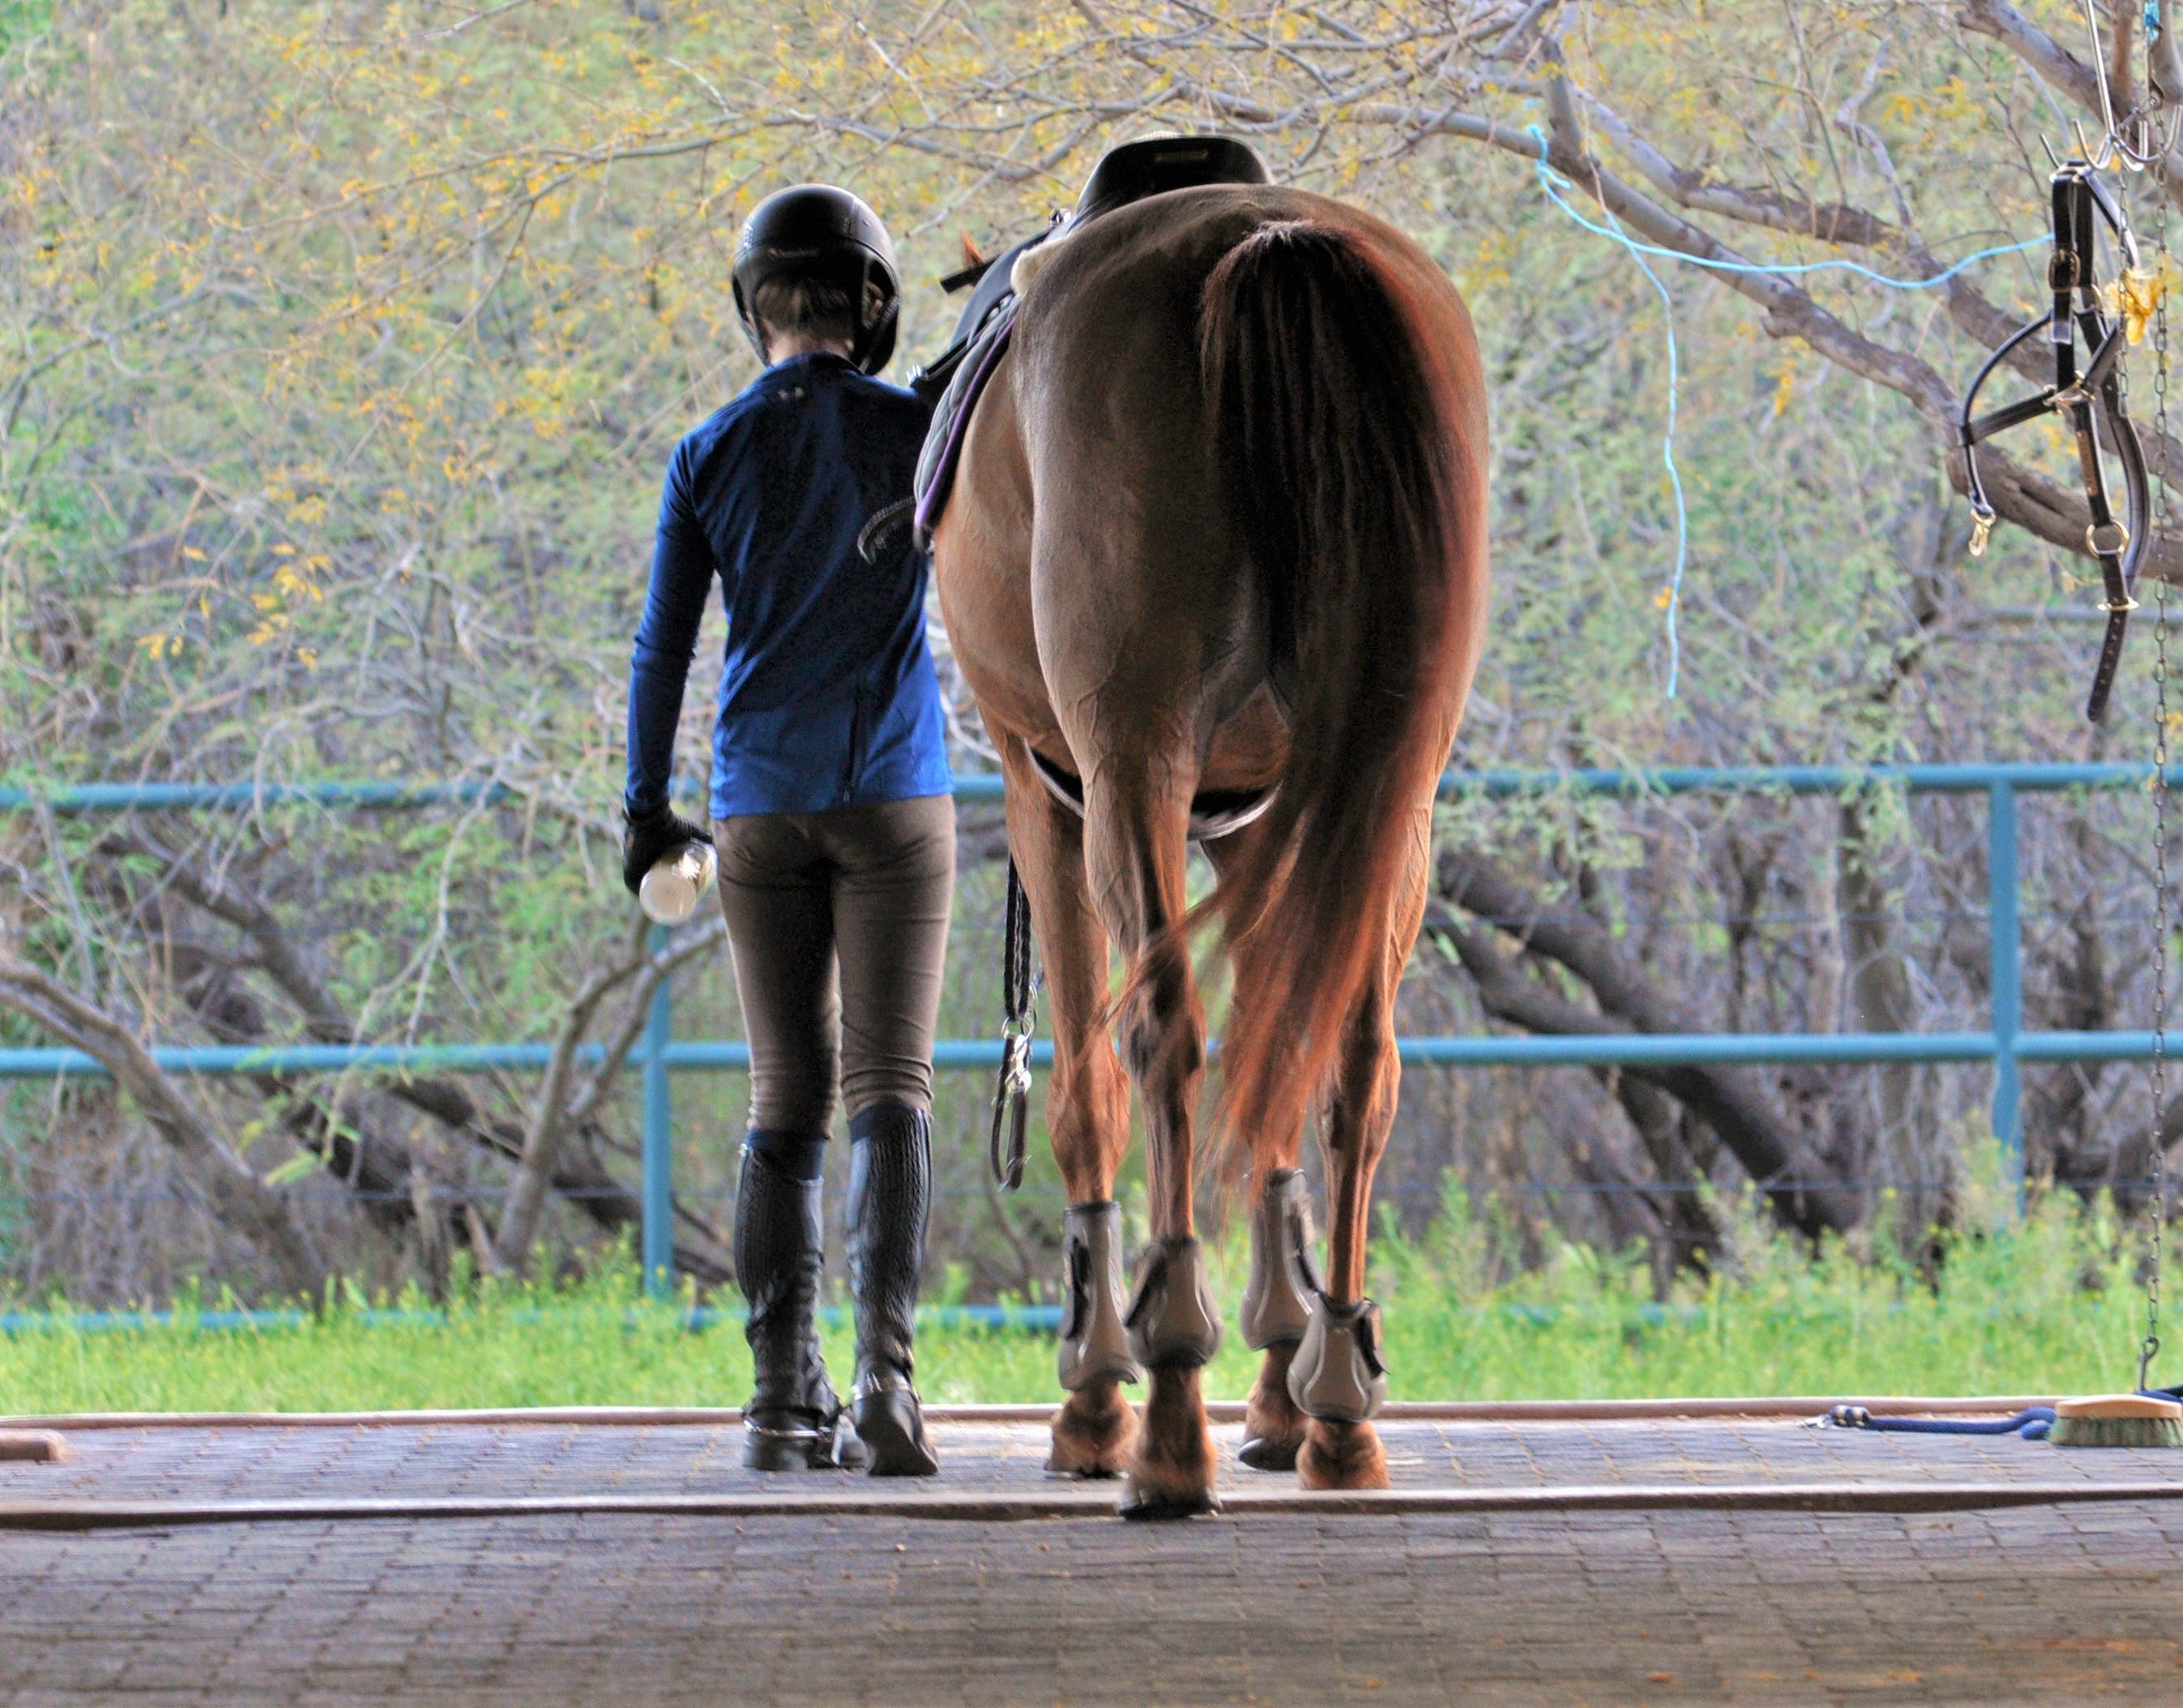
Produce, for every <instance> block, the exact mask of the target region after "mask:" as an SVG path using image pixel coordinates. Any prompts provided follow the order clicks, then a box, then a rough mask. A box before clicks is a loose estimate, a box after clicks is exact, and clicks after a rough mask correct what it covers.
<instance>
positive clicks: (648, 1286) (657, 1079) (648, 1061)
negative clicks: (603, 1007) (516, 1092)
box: [643, 925, 675, 1297]
mask: <svg viewBox="0 0 2183 1708" xmlns="http://www.w3.org/2000/svg"><path fill="white" fill-rule="evenodd" d="M666 950H667V928H666V927H665V926H664V925H655V926H653V928H652V952H653V954H654V955H661V954H664V953H665V952H666ZM672 983H673V981H672V980H671V979H664V978H663V979H661V980H660V981H659V983H658V984H656V985H655V986H653V992H652V1012H651V1013H650V1014H648V1015H647V1016H646V1018H645V1023H644V1188H643V1208H644V1235H643V1261H644V1290H645V1291H646V1292H647V1293H649V1294H652V1295H653V1296H655V1297H662V1296H664V1295H667V1294H668V1293H670V1292H672V1291H673V1290H674V1286H675V1173H674V1167H675V1153H674V1140H675V1123H674V1112H673V1107H672V1106H671V1105H670V1103H669V1101H668V1095H667V1045H668V1043H669V1040H670V1039H672V1037H673V1036H674V1033H675V993H674V990H672V988H671V986H672Z"/></svg>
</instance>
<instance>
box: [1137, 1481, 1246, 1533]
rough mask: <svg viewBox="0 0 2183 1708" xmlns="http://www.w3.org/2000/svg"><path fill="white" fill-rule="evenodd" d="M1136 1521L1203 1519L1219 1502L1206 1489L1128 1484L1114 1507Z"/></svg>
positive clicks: (1214, 1510) (1210, 1491) (1216, 1508)
mask: <svg viewBox="0 0 2183 1708" xmlns="http://www.w3.org/2000/svg"><path fill="white" fill-rule="evenodd" d="M1114 1510H1115V1511H1117V1512H1118V1513H1119V1514H1120V1515H1121V1516H1122V1517H1125V1518H1128V1519H1130V1520H1133V1521H1135V1522H1154V1523H1157V1522H1162V1521H1164V1520H1166V1519H1169V1518H1203V1517H1206V1516H1207V1515H1208V1513H1214V1512H1218V1511H1219V1510H1220V1502H1219V1500H1216V1499H1215V1498H1214V1493H1213V1491H1212V1490H1211V1489H1194V1490H1184V1491H1168V1490H1162V1489H1147V1488H1143V1487H1141V1486H1140V1485H1139V1484H1137V1483H1130V1486H1129V1488H1128V1489H1126V1490H1125V1491H1124V1493H1123V1495H1122V1499H1121V1501H1120V1503H1119V1505H1118V1506H1116V1507H1115V1509H1114Z"/></svg>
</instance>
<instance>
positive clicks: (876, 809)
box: [622, 184, 955, 1476]
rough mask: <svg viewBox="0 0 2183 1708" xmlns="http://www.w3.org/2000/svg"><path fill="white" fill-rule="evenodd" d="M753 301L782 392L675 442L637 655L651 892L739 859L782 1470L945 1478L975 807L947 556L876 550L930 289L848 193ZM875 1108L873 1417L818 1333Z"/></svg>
mask: <svg viewBox="0 0 2183 1708" xmlns="http://www.w3.org/2000/svg"><path fill="white" fill-rule="evenodd" d="M734 287H735V301H736V310H737V312H738V313H739V314H740V315H741V317H742V324H743V328H744V330H745V331H746V332H747V334H748V335H749V336H750V339H751V341H752V343H753V345H754V346H755V347H756V348H757V350H758V358H759V360H760V362H761V363H764V372H763V373H761V374H759V375H758V378H757V379H756V380H753V381H752V382H751V384H750V385H748V386H747V387H746V388H745V389H744V390H743V391H742V393H741V394H740V395H739V396H736V398H735V399H734V400H733V401H732V402H730V403H728V404H727V405H726V407H725V408H722V409H720V410H719V411H718V412H717V413H714V415H713V416H711V417H710V418H709V419H707V420H706V421H705V422H704V423H703V424H702V425H701V426H699V427H698V428H697V430H695V431H693V432H692V433H691V434H690V435H688V436H687V437H686V438H685V439H684V440H683V441H681V443H680V444H679V445H678V446H676V447H675V454H674V457H673V459H672V460H671V461H670V463H669V466H668V471H667V480H666V486H665V491H664V496H663V497H662V499H661V502H660V511H659V529H658V544H657V546H656V548H655V550H654V552H653V563H652V579H651V585H650V589H649V591H648V593H647V597H646V601H645V608H644V617H643V621H642V626H640V628H639V629H638V630H637V633H636V646H635V648H634V650H633V652H632V653H631V656H630V685H629V774H628V789H627V792H626V795H625V797H624V801H623V808H624V811H625V814H626V818H627V829H626V831H625V835H624V839H623V846H622V877H623V880H624V881H625V883H626V884H628V886H629V888H630V890H631V891H632V892H634V891H635V890H636V888H637V887H638V884H640V883H641V881H642V879H643V877H644V874H645V873H646V872H647V870H649V869H650V868H651V867H652V866H653V864H654V863H655V862H657V861H658V860H659V859H660V858H662V857H664V856H665V855H666V854H668V853H669V852H670V851H673V850H674V849H675V848H677V847H679V846H680V845H681V844H682V843H684V842H685V841H686V840H690V839H692V838H697V839H701V840H709V841H711V842H713V843H714V846H715V848H716V851H717V852H718V855H719V890H720V907H721V910H722V912H724V913H725V916H726V918H727V928H728V942H729V946H730V951H732V953H733V956H734V960H735V973H736V990H738V992H739V993H740V994H741V996H742V1009H743V1018H744V1022H745V1025H746V1028H747V1033H748V1036H749V1040H750V1051H751V1108H750V1124H749V1129H748V1130H747V1132H746V1133H745V1134H744V1136H743V1145H742V1178H741V1184H740V1185H739V1188H738V1190H737V1195H736V1228H735V1267H736V1284H738V1285H739V1286H740V1287H741V1288H742V1292H743V1296H744V1298H745V1300H747V1302H748V1305H749V1307H750V1318H749V1324H748V1328H747V1330H746V1333H747V1336H748V1338H749V1341H750V1348H751V1357H752V1361H753V1363H754V1365H755V1366H756V1369H757V1388H756V1391H755V1392H754V1393H753V1395H752V1396H751V1401H750V1404H749V1406H747V1407H746V1408H745V1411H744V1419H745V1425H746V1428H747V1437H746V1441H745V1449H744V1460H745V1462H746V1463H747V1464H749V1465H752V1466H753V1467H757V1468H758V1469H761V1470H791V1469H800V1468H803V1467H812V1468H819V1467H850V1468H854V1467H858V1466H859V1465H864V1466H868V1467H869V1470H870V1472H872V1474H874V1475H875V1476H929V1475H930V1474H932V1473H933V1472H936V1470H937V1469H938V1468H939V1467H938V1461H937V1460H936V1458H935V1456H934V1454H933V1451H932V1446H931V1443H930V1439H929V1438H928V1437H927V1435H926V1434H925V1422H924V1416H923V1412H922V1410H921V1408H920V1406H919V1400H918V1397H917V1391H916V1389H915V1388H914V1386H913V1384H912V1379H911V1378H912V1375H913V1371H914V1363H913V1359H912V1351H911V1340H912V1332H913V1327H914V1311H915V1308H916V1304H917V1289H918V1279H919V1272H920V1271H921V1269H922V1267H923V1264H924V1256H925V1217H926V1208H927V1203H928V1200H929V1197H930V1179H931V1107H932V1040H933V1032H934V1029H935V1026H936V1023H937V1020H938V1015H939V1005H940V989H941V978H942V961H943V959H944V957H945V956H946V952H947V920H948V911H949V907H950V905H951V903H952V901H953V896H954V879H955V804H954V796H953V779H952V778H951V777H950V775H949V774H948V768H947V746H946V723H945V719H944V718H943V716H942V711H941V705H940V691H939V685H938V681H937V679H936V676H935V674H934V671H933V667H932V655H931V652H930V647H929V646H928V644H927V641H926V639H925V583H926V574H927V570H926V564H925V555H924V553H923V552H921V551H920V550H919V549H918V548H917V546H915V545H914V543H913V542H912V541H910V539H909V537H908V536H909V530H901V529H898V530H896V531H895V532H894V533H893V534H892V535H889V536H887V537H886V539H885V540H883V541H881V542H880V548H881V549H880V550H879V551H878V552H877V554H876V556H875V560H874V561H872V562H869V563H867V562H865V561H864V558H863V557H860V556H859V554H858V535H859V534H860V532H861V531H862V530H863V529H864V525H865V524H866V523H867V522H868V521H869V520H870V518H872V517H873V516H874V515H875V513H877V512H879V511H880V510H882V509H884V508H886V507H887V506H888V505H890V504H892V503H894V502H897V501H899V500H901V499H903V498H905V497H907V496H908V494H909V491H910V485H911V482H912V479H913V477H914V473H915V470H916V465H917V457H918V451H919V446H920V445H921V444H922V443H923V440H924V435H925V426H926V421H927V411H926V408H925V405H924V404H923V403H921V402H919V400H918V399H917V398H916V397H915V396H913V395H912V394H911V393H909V392H908V391H903V390H901V389H900V388H898V387H896V386H893V385H886V384H885V383H884V382H882V381H880V380H877V379H875V378H874V377H872V376H873V375H875V374H877V373H878V372H879V371H880V369H882V368H883V367H885V366H886V361H887V358H888V357H889V356H890V355H891V354H892V352H893V347H894V341H895V326H896V320H897V313H898V309H899V304H900V297H901V283H900V278H899V275H898V274H897V269H896V266H895V261H894V250H893V246H892V243H891V241H889V239H888V237H887V234H886V228H885V227H884V226H882V225H880V221H879V219H878V218H877V217H876V216H875V214H873V213H872V211H871V209H870V208H868V207H866V206H865V205H864V202H861V201H859V200H858V198H857V197H854V196H853V195H851V194H850V193H849V192H848V191H845V190H839V189H836V188H833V187H831V186H826V185H817V184H807V185H799V186H796V187H794V188H792V189H788V190H783V191H780V192H779V193H777V194H775V195H774V196H771V197H768V198H767V199H766V200H765V201H764V202H762V203H761V204H760V205H759V206H758V208H757V209H756V210H755V211H753V214H751V216H750V218H749V219H748V220H747V222H746V223H745V225H744V226H743V229H742V233H741V235H740V236H739V238H738V240H737V242H736V258H735V267H734ZM716 577H717V578H718V579H719V583H720V587H721V596H722V603H723V604H724V606H725V610H726V615H727V620H728V634H727V646H726V654H725V662H724V664H723V668H722V669H721V672H720V687H719V707H718V713H717V715H716V717H715V719H714V726H713V766H712V798H711V807H712V825H711V829H710V831H709V832H708V831H707V830H706V829H703V828H702V827H701V826H699V825H697V824H694V823H690V822H689V821H687V820H686V819H684V818H680V816H679V815H678V814H676V812H675V811H674V809H673V808H672V807H670V806H669V802H668V782H669V773H670V770H671V768H672V765H673V760H674V748H675V723H676V719H677V718H678V716H679V715H680V710H681V703H682V690H683V685H684V682H685V680H686V677H687V675H688V673H689V668H690V660H691V657H692V654H693V652H695V650H696V646H697V631H698V628H699V624H700V623H701V622H702V620H703V614H704V607H705V604H706V602H707V600H708V596H710V593H711V590H712V585H713V583H714V579H715V578H716ZM837 1088H838V1095H839V1097H840V1100H841V1101H843V1102H846V1104H847V1109H848V1116H849V1143H850V1151H849V1189H848V1202H847V1206H846V1217H845V1220H846V1223H847V1228H846V1233H847V1241H846V1245H847V1256H848V1269H849V1287H850V1292H851V1295H852V1296H853V1300H854V1307H855V1317H856V1331H857V1366H856V1379H855V1383H854V1385H853V1387H852V1389H850V1396H849V1404H848V1406H847V1413H846V1416H845V1414H844V1410H843V1407H842V1405H841V1404H840V1402H839V1401H838V1400H837V1399H836V1396H835V1392H834V1389H833V1388H832V1386H831V1385H830V1384H829V1382H828V1381H827V1377H826V1367H825V1361H824V1360H823V1358H822V1357H821V1356H820V1353H819V1338H818V1332H817V1325H816V1313H817V1308H818V1301H819V1280H820V1275H821V1272H822V1267H823V1254H824V1236H823V1233H822V1228H823V1225H824V1224H823V1222H822V1218H821V1202H820V1173H821V1166H820V1165H821V1159H822V1158H823V1156H824V1155H825V1146H826V1142H827V1135H828V1134H829V1132H830V1129H831V1127H832V1124H833V1118H834V1112H835V1107H836V1097H837Z"/></svg>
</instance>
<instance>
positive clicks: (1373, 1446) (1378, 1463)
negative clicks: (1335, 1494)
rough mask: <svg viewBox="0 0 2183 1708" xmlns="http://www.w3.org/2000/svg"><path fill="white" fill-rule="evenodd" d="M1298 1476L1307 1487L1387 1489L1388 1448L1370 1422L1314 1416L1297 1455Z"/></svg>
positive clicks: (1388, 1485) (1388, 1484)
mask: <svg viewBox="0 0 2183 1708" xmlns="http://www.w3.org/2000/svg"><path fill="white" fill-rule="evenodd" d="M1297 1480H1298V1481H1300V1482H1301V1483H1303V1486H1304V1487H1305V1488H1307V1489H1386V1488H1388V1487H1390V1486H1391V1484H1390V1483H1389V1481H1388V1478H1387V1450H1386V1448H1384V1447H1382V1446H1381V1445H1380V1432H1379V1431H1378V1430H1376V1429H1375V1428H1373V1427H1372V1426H1371V1425H1370V1424H1369V1423H1348V1422H1339V1421H1336V1420H1332V1419H1329V1418H1325V1417H1314V1418H1313V1419H1312V1420H1311V1422H1310V1424H1309V1426H1308V1428H1306V1429H1305V1431H1304V1438H1303V1451H1302V1452H1301V1453H1299V1454H1297Z"/></svg>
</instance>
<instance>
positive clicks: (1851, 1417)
mask: <svg viewBox="0 0 2183 1708" xmlns="http://www.w3.org/2000/svg"><path fill="white" fill-rule="evenodd" d="M1827 1422H1830V1423H1831V1424H1833V1425H1834V1426H1835V1427H1836V1428H1837V1429H1878V1430H1881V1431H1884V1432H1886V1433H1888V1434H1897V1435H2020V1436H2022V1437H2023V1438H2024V1439H2025V1440H2026V1441H2044V1440H2045V1439H2047V1430H2048V1429H2049V1428H2052V1427H2053V1422H2054V1408H2053V1407H2052V1406H2025V1408H2024V1410H2023V1411H2019V1412H2018V1413H2017V1414H2016V1415H2015V1416H2014V1417H1997V1418H1994V1419H1992V1420H1991V1421H1989V1422H1972V1421H1969V1420H1968V1419H1963V1418H1956V1417H1874V1416H1873V1415H1872V1413H1870V1412H1869V1411H1866V1410H1865V1409H1864V1406H1836V1407H1834V1409H1833V1410H1831V1411H1829V1412H1828V1413H1827Z"/></svg>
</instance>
